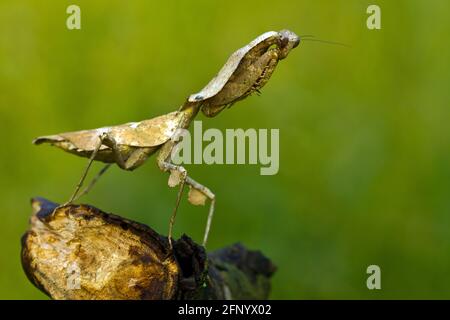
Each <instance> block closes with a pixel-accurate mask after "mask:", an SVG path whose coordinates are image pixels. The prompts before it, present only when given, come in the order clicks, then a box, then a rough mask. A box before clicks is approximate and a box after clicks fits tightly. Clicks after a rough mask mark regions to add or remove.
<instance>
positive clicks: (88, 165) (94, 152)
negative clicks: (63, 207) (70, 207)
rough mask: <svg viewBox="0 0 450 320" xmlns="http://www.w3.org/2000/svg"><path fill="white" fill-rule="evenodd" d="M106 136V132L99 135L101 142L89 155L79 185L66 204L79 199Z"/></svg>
mask: <svg viewBox="0 0 450 320" xmlns="http://www.w3.org/2000/svg"><path fill="white" fill-rule="evenodd" d="M105 138H106V135H105V134H102V135H100V136H99V142H98V144H97V146H96V147H95V149H94V151H92V154H91V156H90V157H89V161H88V164H87V166H86V168H85V169H84V171H83V174H82V175H81V178H80V181H79V182H78V184H77V186H76V187H75V191H74V192H73V194H72V196H71V197H70V199H69V201H68V202H67V203H66V204H71V203H72V202H73V201H74V200H75V199H77V194H78V192H79V191H80V188H81V187H82V186H83V183H84V180H85V179H86V176H87V174H88V172H89V169H90V168H91V165H92V162H93V161H94V159H95V157H96V156H97V153H98V151H99V150H100V147H101V146H102V144H103V141H104V140H105Z"/></svg>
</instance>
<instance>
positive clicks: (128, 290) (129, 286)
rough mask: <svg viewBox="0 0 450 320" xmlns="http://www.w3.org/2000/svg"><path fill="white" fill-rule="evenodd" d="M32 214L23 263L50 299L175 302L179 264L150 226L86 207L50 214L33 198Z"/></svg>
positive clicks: (24, 240)
mask: <svg viewBox="0 0 450 320" xmlns="http://www.w3.org/2000/svg"><path fill="white" fill-rule="evenodd" d="M42 205H44V206H45V207H42ZM33 209H34V213H35V214H34V215H33V216H32V217H31V221H30V223H31V230H30V231H29V232H27V233H26V234H25V235H24V236H23V238H22V246H23V250H22V264H23V266H24V269H25V271H26V273H27V275H28V277H29V278H30V280H31V281H32V282H33V283H34V284H35V285H36V286H38V287H39V288H40V289H41V290H42V291H44V292H46V293H47V294H48V295H50V296H51V297H52V298H54V299H172V298H174V296H175V293H176V291H177V284H178V276H179V273H180V270H179V265H178V264H177V262H176V260H175V258H174V256H173V255H171V254H169V251H168V250H169V249H168V245H167V240H166V239H165V238H164V237H161V236H160V235H158V234H157V233H156V232H155V231H153V230H152V229H150V228H149V227H147V226H144V225H141V224H138V223H136V222H132V221H129V220H126V219H123V218H120V217H117V216H114V215H109V214H105V213H102V212H101V211H99V210H97V209H95V208H93V207H89V206H72V205H69V206H65V207H60V208H58V209H56V210H54V209H55V206H54V205H53V206H52V204H49V203H48V202H45V201H42V200H39V199H35V200H33Z"/></svg>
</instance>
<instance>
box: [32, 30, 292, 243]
mask: <svg viewBox="0 0 450 320" xmlns="http://www.w3.org/2000/svg"><path fill="white" fill-rule="evenodd" d="M299 43H300V38H299V37H298V36H297V35H296V34H295V33H294V32H292V31H289V30H282V31H279V32H275V31H269V32H266V33H264V34H262V35H260V36H259V37H257V38H256V39H254V40H253V41H251V42H250V43H249V44H247V45H246V46H244V47H242V48H240V49H239V50H237V51H235V52H234V53H233V54H232V55H231V56H230V57H229V58H228V61H227V62H226V63H225V65H224V66H223V67H222V69H221V70H220V71H219V73H218V74H217V75H216V76H215V77H214V78H213V79H212V80H211V81H210V82H209V83H208V84H207V85H206V86H205V87H204V88H203V89H202V90H201V91H200V92H198V93H195V94H192V95H190V96H189V97H188V99H187V100H186V101H185V102H184V103H183V104H182V105H181V107H180V108H179V109H178V110H177V111H174V112H171V113H168V114H165V115H162V116H159V117H156V118H152V119H149V120H143V121H140V122H130V123H126V124H122V125H117V126H110V127H102V128H98V129H92V130H83V131H75V132H67V133H60V134H56V135H50V136H41V137H38V138H36V139H35V140H34V141H33V143H34V144H42V143H49V144H51V145H54V146H56V147H59V148H61V149H63V150H65V151H67V152H69V153H72V154H75V155H77V156H81V157H86V158H89V161H88V164H87V166H86V168H85V170H84V171H83V174H82V176H81V178H80V181H79V182H78V184H77V185H76V187H75V190H74V192H73V194H72V196H71V197H70V199H69V201H68V202H67V203H65V205H67V204H70V203H72V202H73V201H75V200H77V199H78V198H79V197H81V196H82V195H84V194H86V193H88V192H89V190H90V189H91V188H92V187H93V185H94V184H95V183H96V182H97V181H98V179H99V178H100V177H101V176H102V175H103V174H104V173H105V172H106V170H107V169H108V168H109V167H110V166H111V165H112V164H117V165H118V166H119V167H120V168H121V169H123V170H127V171H132V170H134V169H136V168H138V167H140V166H141V165H142V164H143V163H144V162H145V161H146V160H147V159H148V158H149V157H150V156H151V155H153V154H154V153H156V152H159V153H158V156H157V164H158V167H159V169H160V170H161V171H163V172H170V177H169V182H168V184H169V186H171V187H175V186H179V190H178V194H177V199H176V204H175V208H174V210H173V212H172V215H171V217H170V222H169V233H168V240H169V245H170V248H172V231H173V225H174V223H175V217H176V213H177V209H178V206H179V204H180V201H181V197H182V194H183V190H184V186H185V185H186V184H187V185H188V186H189V187H190V191H189V199H188V200H189V202H191V203H192V204H204V203H205V200H206V199H207V198H208V199H209V200H210V207H209V212H208V218H207V222H206V227H205V232H204V236H203V246H206V243H207V240H208V235H209V231H210V228H211V222H212V219H213V215H214V206H215V202H216V196H215V194H214V193H213V192H212V191H211V190H210V189H209V188H207V187H205V186H204V185H202V184H200V183H198V182H197V181H195V180H194V179H192V178H191V177H190V176H188V174H187V171H186V169H185V168H184V167H183V166H180V165H175V164H173V163H172V162H171V159H170V156H171V152H172V150H173V148H174V147H175V146H176V144H177V143H178V141H177V139H176V138H175V137H176V132H177V130H179V129H187V128H188V127H189V125H190V123H191V122H192V121H193V119H194V118H195V117H196V116H197V114H198V112H199V111H200V110H201V111H202V112H203V113H204V114H205V115H206V116H207V117H215V116H216V115H217V114H219V113H220V112H221V111H222V110H223V109H225V108H226V107H229V106H231V105H232V104H234V103H235V102H237V101H239V100H242V99H244V98H246V97H247V96H249V95H251V94H252V93H254V92H259V90H260V89H261V88H262V87H263V86H264V85H265V84H266V83H267V81H268V80H269V78H270V77H271V75H272V73H273V71H274V70H275V68H276V66H277V64H278V62H279V61H280V60H282V59H284V58H286V57H287V56H288V54H289V52H290V51H291V50H292V49H294V48H295V47H297V46H298V44H299ZM93 161H100V162H104V163H106V165H105V166H104V167H103V168H102V169H101V171H100V172H99V173H98V174H97V175H96V176H95V177H94V178H93V180H92V181H91V183H90V184H89V185H88V186H87V187H86V188H85V189H84V190H83V191H81V192H80V189H81V187H82V185H83V183H84V180H85V179H86V176H87V174H88V172H89V169H90V167H91V165H92V163H93Z"/></svg>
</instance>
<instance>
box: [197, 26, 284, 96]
mask: <svg viewBox="0 0 450 320" xmlns="http://www.w3.org/2000/svg"><path fill="white" fill-rule="evenodd" d="M278 37H279V33H278V32H275V31H268V32H266V33H263V34H262V35H260V36H259V37H258V38H256V39H254V40H253V41H252V42H250V43H249V44H248V45H246V46H245V47H242V48H240V49H238V50H237V51H235V52H234V53H233V54H232V55H231V56H230V57H229V58H228V60H227V62H226V63H225V65H224V66H223V67H222V69H220V71H219V73H218V74H217V75H216V76H215V77H214V78H213V79H212V80H211V81H210V82H209V83H208V84H207V85H206V86H205V87H204V88H203V89H202V90H201V91H200V92H198V93H194V94H191V95H190V96H189V99H188V101H189V102H198V101H203V100H206V99H209V98H211V97H213V96H215V95H216V94H217V93H219V92H220V90H222V88H223V87H224V86H225V84H226V83H227V82H228V80H229V79H230V77H231V76H232V75H233V73H234V72H235V71H236V69H237V67H238V66H239V64H240V63H241V61H242V59H243V58H244V57H245V56H246V55H247V54H249V53H253V51H256V52H254V53H259V51H261V50H262V49H267V48H268V47H270V45H272V44H273V41H274V40H275V39H277V38H278Z"/></svg>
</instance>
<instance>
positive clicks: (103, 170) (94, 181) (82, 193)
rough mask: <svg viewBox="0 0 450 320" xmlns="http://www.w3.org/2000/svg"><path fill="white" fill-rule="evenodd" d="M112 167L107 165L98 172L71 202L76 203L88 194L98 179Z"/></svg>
mask: <svg viewBox="0 0 450 320" xmlns="http://www.w3.org/2000/svg"><path fill="white" fill-rule="evenodd" d="M111 166H112V163H108V164H107V165H105V166H104V167H103V168H102V169H101V170H100V171H99V173H97V175H96V176H95V177H94V178H93V179H92V180H91V183H89V185H88V186H87V187H86V188H84V190H83V191H82V192H81V193H79V194H78V195H77V196H76V197H75V198H74V199H73V200H72V201H76V200H78V199H79V198H81V197H82V196H84V195H86V194H88V193H89V191H91V189H92V188H93V187H94V185H95V184H96V183H97V181H98V180H99V179H100V177H101V176H102V175H103V174H104V173H105V172H106V171H107V170H108V169H109V168H110V167H111Z"/></svg>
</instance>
